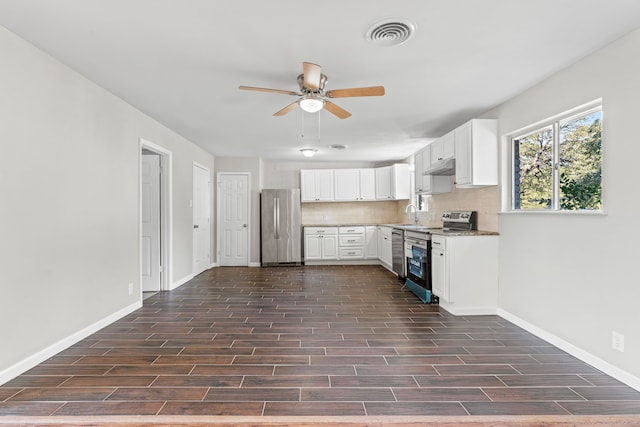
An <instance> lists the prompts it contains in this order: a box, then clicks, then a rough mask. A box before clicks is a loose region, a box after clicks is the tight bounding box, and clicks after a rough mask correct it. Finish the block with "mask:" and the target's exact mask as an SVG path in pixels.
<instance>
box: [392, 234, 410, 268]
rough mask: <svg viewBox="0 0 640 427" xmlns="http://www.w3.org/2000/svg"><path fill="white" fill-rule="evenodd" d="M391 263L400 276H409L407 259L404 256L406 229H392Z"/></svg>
mask: <svg viewBox="0 0 640 427" xmlns="http://www.w3.org/2000/svg"><path fill="white" fill-rule="evenodd" d="M391 264H392V267H391V268H392V269H393V272H394V273H396V274H397V275H398V277H399V278H401V279H404V278H405V277H407V259H406V257H405V256H404V230H400V229H399V228H394V229H393V230H391Z"/></svg>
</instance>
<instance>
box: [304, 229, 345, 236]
mask: <svg viewBox="0 0 640 427" xmlns="http://www.w3.org/2000/svg"><path fill="white" fill-rule="evenodd" d="M304 234H305V235H313V234H317V235H323V234H338V228H337V227H305V228H304Z"/></svg>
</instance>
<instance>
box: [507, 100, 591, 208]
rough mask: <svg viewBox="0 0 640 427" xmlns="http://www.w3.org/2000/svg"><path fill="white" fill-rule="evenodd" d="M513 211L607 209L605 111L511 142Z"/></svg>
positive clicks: (588, 113) (546, 125)
mask: <svg viewBox="0 0 640 427" xmlns="http://www.w3.org/2000/svg"><path fill="white" fill-rule="evenodd" d="M511 148H512V153H513V181H512V184H513V187H512V188H513V205H512V209H513V210H521V211H525V210H528V211H530V210H553V211H580V210H601V209H602V150H601V149H602V107H601V106H600V105H598V106H596V107H591V108H589V109H583V110H581V111H580V112H578V113H575V114H571V115H569V114H566V115H564V116H562V117H560V118H558V119H555V120H550V121H548V122H544V123H542V124H541V125H539V126H537V127H535V128H533V129H529V130H528V131H526V133H524V134H520V135H518V136H517V137H513V138H511Z"/></svg>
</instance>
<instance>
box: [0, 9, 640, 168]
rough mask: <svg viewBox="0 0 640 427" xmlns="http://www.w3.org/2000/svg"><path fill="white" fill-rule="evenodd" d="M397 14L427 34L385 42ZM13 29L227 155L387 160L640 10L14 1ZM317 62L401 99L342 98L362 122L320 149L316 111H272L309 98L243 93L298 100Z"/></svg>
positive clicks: (516, 89) (339, 83)
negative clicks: (382, 33)
mask: <svg viewBox="0 0 640 427" xmlns="http://www.w3.org/2000/svg"><path fill="white" fill-rule="evenodd" d="M383 18H400V19H408V20H410V21H412V22H413V23H414V24H415V25H416V27H417V30H416V32H415V34H414V36H413V37H412V38H411V39H410V40H409V41H407V42H406V43H404V44H402V45H399V46H395V47H381V46H378V45H376V44H373V43H371V42H369V41H367V40H366V37H365V33H366V31H367V29H368V27H369V26H370V25H371V24H372V23H374V22H376V21H379V20H380V19H383ZM0 25H2V26H4V27H6V28H8V29H9V30H11V31H13V32H14V33H16V34H18V35H19V36H20V37H22V38H24V39H26V40H28V41H29V42H31V43H33V44H34V45H35V46H37V47H39V48H41V49H43V50H44V51H46V52H48V53H49V54H51V55H52V56H54V57H55V58H57V59H59V60H60V61H62V62H63V63H65V64H67V65H68V66H70V67H71V68H73V69H75V70H77V71H78V72H80V73H81V74H83V75H84V76H86V77H87V78H89V79H90V80H92V81H94V82H96V83H97V84H99V85H100V86H102V87H104V88H106V89H107V90H109V91H111V92H112V93H114V94H116V95H117V96H119V97H120V98H122V99H124V100H125V101H127V102H128V103H130V104H132V105H134V106H135V107H137V108H138V109H140V110H142V111H143V112H145V113H146V114H148V115H149V116H151V117H153V118H155V119H156V120H158V121H160V122H161V123H163V124H165V125H166V126H168V127H169V128H171V129H173V130H175V131H176V132H178V133H180V134H181V135H183V136H184V137H186V138H188V139H189V140H191V141H193V142H194V143H196V144H198V145H200V146H201V147H203V148H204V149H206V150H207V151H209V152H211V153H212V154H214V155H216V156H262V157H264V158H266V159H273V160H294V159H295V160H299V159H300V158H301V155H300V152H299V149H300V148H302V147H303V146H313V147H315V148H317V149H318V150H319V152H318V155H317V156H316V157H315V158H314V161H316V160H331V161H336V160H338V161H339V160H357V161H383V160H396V159H403V158H405V157H407V156H408V155H410V154H412V153H413V152H415V151H416V150H417V149H418V148H419V147H421V146H423V145H424V144H425V142H427V141H428V140H429V139H430V138H434V137H438V136H440V135H442V134H444V133H446V132H447V131H449V130H451V129H453V128H454V127H456V126H457V125H459V124H461V123H463V122H465V121H466V120H468V119H470V118H472V117H474V116H476V115H478V114H480V113H482V112H485V111H487V110H488V109H490V108H492V107H493V106H495V105H498V104H499V103H501V102H503V101H505V100H507V99H509V98H510V97H512V96H514V95H516V94H518V93H520V92H522V91H523V90H525V89H527V88H528V87H530V86H532V85H534V84H535V83H536V82H539V81H540V80H542V79H544V78H545V77H547V76H549V75H551V74H553V73H555V72H556V71H558V70H560V69H562V68H564V67H566V66H567V65H569V64H571V63H573V62H575V61H576V60H578V59H580V58H581V57H583V56H585V55H587V54H588V53H590V52H592V51H594V50H596V49H598V48H600V47H602V46H604V45H605V44H607V43H609V42H611V41H613V40H615V39H616V38H618V37H620V36H622V35H624V34H626V33H628V32H629V31H631V30H633V29H635V28H638V27H640V1H638V0H387V1H382V0H324V1H309V0H269V1H267V0H0ZM303 61H308V62H313V63H317V64H320V65H322V67H323V73H324V74H326V75H327V76H328V83H327V87H326V88H327V89H328V90H330V89H340V88H349V87H361V86H374V85H383V86H385V88H386V95H385V96H383V97H366V98H342V99H336V100H334V102H335V103H336V104H338V105H339V106H341V107H343V108H345V109H346V110H348V111H349V112H351V113H352V114H353V116H352V117H350V118H348V119H345V120H340V119H338V118H336V117H335V116H333V115H331V114H329V113H327V112H326V111H323V112H321V114H320V120H319V124H320V132H319V134H320V140H319V141H318V140H317V137H318V118H317V115H309V114H306V115H305V116H304V120H303V115H302V112H301V110H300V109H297V110H295V111H293V112H291V113H289V114H288V115H286V116H284V117H274V116H273V115H272V114H273V113H274V112H276V111H278V110H280V109H281V108H283V107H284V106H286V105H287V104H289V103H291V102H293V101H295V98H294V97H291V96H288V95H282V94H272V93H260V92H247V91H241V90H238V86H239V85H248V86H259V87H267V88H275V89H285V90H293V91H297V90H298V86H297V83H296V77H297V75H298V74H300V73H301V71H302V62H303ZM303 124H304V131H303ZM303 132H304V138H303V137H302V134H303ZM331 144H345V145H348V146H349V148H348V149H347V150H343V151H337V150H334V149H331V148H329V146H330V145H331Z"/></svg>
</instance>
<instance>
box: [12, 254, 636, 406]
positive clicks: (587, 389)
mask: <svg viewBox="0 0 640 427" xmlns="http://www.w3.org/2000/svg"><path fill="white" fill-rule="evenodd" d="M607 414H627V415H628V414H640V392H638V391H636V390H634V389H632V388H630V387H628V386H626V385H624V384H622V383H620V382H618V381H616V380H614V379H612V378H611V377H608V376H607V375H604V374H603V373H602V372H600V371H598V370H597V369H594V368H593V367H591V366H589V365H587V364H585V363H583V362H581V361H579V360H577V359H575V358H574V357H572V356H570V355H568V354H566V353H564V352H563V351H561V350H559V349H558V348H556V347H553V346H551V345H549V344H548V343H546V342H545V341H543V340H541V339H539V338H537V337H535V336H533V335H531V334H529V333H527V332H526V331H524V330H522V329H520V328H518V327H516V326H514V325H513V324H511V323H509V322H508V321H506V320H504V319H502V318H500V317H497V316H469V317H455V316H452V315H450V314H448V313H447V312H445V311H444V310H439V308H438V307H437V306H431V305H423V304H421V303H419V301H418V299H417V298H416V297H414V296H413V294H411V293H410V292H408V291H407V290H405V289H402V286H401V285H400V282H399V281H398V280H397V278H395V276H393V275H392V274H391V273H389V272H387V271H386V270H384V269H383V268H381V267H377V266H362V267H344V266H340V267H280V268H231V267H227V268H216V269H212V270H210V271H208V272H205V273H203V274H201V275H200V276H198V277H196V278H195V279H194V280H192V281H191V282H189V283H188V284H186V285H183V286H182V287H181V288H179V289H177V290H175V291H173V292H165V293H158V294H156V295H154V296H152V297H150V298H148V299H146V300H145V301H144V307H143V308H141V309H140V310H137V311H136V312H134V313H132V314H130V315H128V316H126V317H125V318H123V319H121V320H120V321H118V322H115V323H114V324H112V325H110V326H109V327H107V328H105V329H103V330H101V331H99V332H97V333H95V334H93V335H92V336H90V337H88V338H87V339H85V340H83V341H82V342H80V343H78V344H76V345H74V346H73V347H71V348H69V349H67V350H65V351H63V352H61V353H60V354H58V355H56V356H55V357H52V358H51V359H50V360H48V361H46V362H44V363H42V364H41V365H39V366H37V367H35V368H33V369H31V370H30V371H28V372H26V373H25V374H23V375H21V376H19V377H18V378H15V379H14V380H12V381H10V382H8V383H7V384H5V385H3V386H2V387H0V415H11V416H24V415H34V416H35V415H37V416H47V417H48V416H69V415H99V416H101V415H243V416H270V415H283V416H291V415H296V416H299V415H311V416H316V415H345V416H346V415H356V416H363V415H367V416H379V415H407V416H416V415H438V416H443V415H445V416H449V415H450V416H469V415H607Z"/></svg>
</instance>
